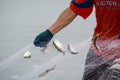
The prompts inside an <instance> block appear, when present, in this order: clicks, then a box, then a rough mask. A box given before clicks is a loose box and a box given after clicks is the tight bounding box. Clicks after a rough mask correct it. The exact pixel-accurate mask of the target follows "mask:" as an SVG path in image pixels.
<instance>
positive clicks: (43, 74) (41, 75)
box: [39, 64, 56, 77]
mask: <svg viewBox="0 0 120 80" xmlns="http://www.w3.org/2000/svg"><path fill="white" fill-rule="evenodd" d="M55 67H56V64H55V65H54V66H53V67H52V68H50V69H47V70H45V71H44V72H43V73H42V74H40V75H39V77H43V76H45V75H47V74H48V73H49V72H50V71H53V70H54V69H55Z"/></svg>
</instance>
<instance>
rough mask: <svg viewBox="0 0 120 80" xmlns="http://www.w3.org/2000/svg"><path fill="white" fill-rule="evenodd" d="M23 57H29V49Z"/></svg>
mask: <svg viewBox="0 0 120 80" xmlns="http://www.w3.org/2000/svg"><path fill="white" fill-rule="evenodd" d="M23 57H24V58H31V53H30V52H29V51H26V52H25V53H24V55H23Z"/></svg>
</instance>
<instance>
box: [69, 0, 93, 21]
mask: <svg viewBox="0 0 120 80" xmlns="http://www.w3.org/2000/svg"><path fill="white" fill-rule="evenodd" d="M70 8H71V9H72V10H73V12H75V13H76V14H78V15H79V16H81V17H83V18H84V19H86V18H87V17H88V16H89V15H90V14H91V12H92V10H93V4H92V2H91V1H90V0H72V1H71V2H70Z"/></svg>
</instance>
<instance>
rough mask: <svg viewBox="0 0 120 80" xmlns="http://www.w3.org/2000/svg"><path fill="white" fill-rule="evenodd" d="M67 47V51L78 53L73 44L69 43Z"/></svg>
mask: <svg viewBox="0 0 120 80" xmlns="http://www.w3.org/2000/svg"><path fill="white" fill-rule="evenodd" d="M67 47H68V51H69V52H70V53H71V54H78V53H79V52H78V51H76V50H75V49H74V48H73V46H72V45H71V44H68V45H67Z"/></svg>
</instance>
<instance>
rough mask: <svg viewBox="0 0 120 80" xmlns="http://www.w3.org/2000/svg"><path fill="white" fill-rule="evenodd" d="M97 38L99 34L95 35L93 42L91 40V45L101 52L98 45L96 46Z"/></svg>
mask: <svg viewBox="0 0 120 80" xmlns="http://www.w3.org/2000/svg"><path fill="white" fill-rule="evenodd" d="M98 37H99V34H96V36H95V37H94V40H93V44H94V46H95V48H96V49H97V50H98V51H100V52H101V50H100V47H99V45H98V44H97V40H98Z"/></svg>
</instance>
